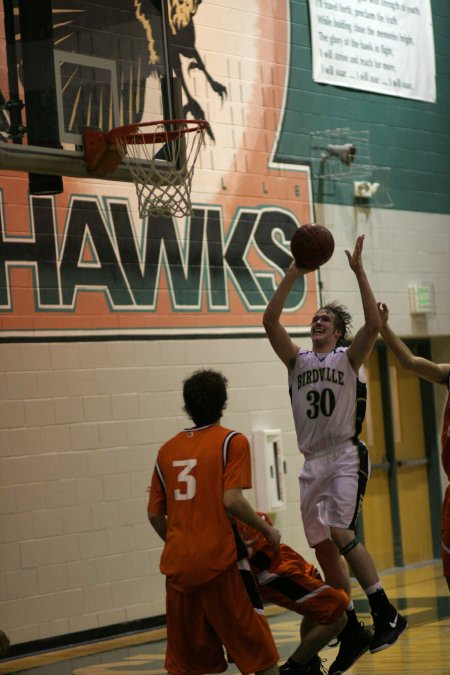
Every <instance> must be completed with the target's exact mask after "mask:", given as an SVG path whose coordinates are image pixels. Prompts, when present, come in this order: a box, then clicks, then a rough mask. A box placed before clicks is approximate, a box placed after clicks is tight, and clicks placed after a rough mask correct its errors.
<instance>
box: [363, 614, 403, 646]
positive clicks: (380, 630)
mask: <svg viewBox="0 0 450 675" xmlns="http://www.w3.org/2000/svg"><path fill="white" fill-rule="evenodd" d="M394 612H395V616H394V617H393V618H392V617H391V619H389V618H388V617H378V616H376V615H372V616H373V629H374V632H373V638H372V639H371V641H370V651H371V652H372V654H375V653H376V652H381V651H382V650H383V649H387V648H388V647H390V646H391V645H393V644H394V642H397V640H398V638H399V637H400V635H401V634H402V633H403V631H404V630H406V628H407V627H408V622H407V621H406V619H405V617H403V616H402V615H401V614H399V613H398V612H397V611H396V610H395V609H394Z"/></svg>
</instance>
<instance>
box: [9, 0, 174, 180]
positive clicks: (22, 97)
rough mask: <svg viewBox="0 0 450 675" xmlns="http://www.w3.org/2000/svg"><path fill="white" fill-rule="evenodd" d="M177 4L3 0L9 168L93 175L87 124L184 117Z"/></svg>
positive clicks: (119, 175)
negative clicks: (174, 28) (173, 13)
mask: <svg viewBox="0 0 450 675" xmlns="http://www.w3.org/2000/svg"><path fill="white" fill-rule="evenodd" d="M170 4H171V3H170V2H168V1H167V0H162V1H161V0H135V1H134V2H130V0H95V2H94V1H93V0H90V1H86V0H33V2H29V1H28V2H27V1H26V0H3V8H0V23H1V25H0V62H1V63H2V64H5V66H6V67H3V66H0V105H1V104H3V105H1V109H0V169H7V170H17V171H25V172H36V173H39V174H42V173H43V174H57V175H60V176H75V177H87V176H89V175H91V174H89V172H88V171H87V168H86V162H85V159H84V136H83V134H84V130H85V129H86V128H92V129H98V130H100V131H104V132H107V131H109V130H110V129H112V128H114V127H117V126H121V125H124V124H133V123H135V122H149V121H152V120H165V119H173V118H175V117H182V110H181V94H180V87H177V83H176V78H175V77H174V68H173V67H172V63H171V54H170V52H171V49H173V48H172V47H171V45H170V38H169V35H170V33H171V17H170V14H169V9H170ZM2 99H3V100H2ZM98 177H99V178H106V179H107V180H119V181H120V180H124V181H129V180H130V177H129V172H128V170H127V169H126V168H125V166H122V165H120V166H119V168H118V169H117V170H116V171H115V172H114V173H113V174H108V175H104V176H98Z"/></svg>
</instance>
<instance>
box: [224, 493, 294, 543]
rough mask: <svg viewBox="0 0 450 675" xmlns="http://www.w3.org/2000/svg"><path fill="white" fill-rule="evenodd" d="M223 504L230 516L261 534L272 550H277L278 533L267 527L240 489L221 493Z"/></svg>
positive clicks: (267, 524) (279, 537) (273, 528)
mask: <svg viewBox="0 0 450 675" xmlns="http://www.w3.org/2000/svg"><path fill="white" fill-rule="evenodd" d="M223 503H224V505H225V508H226V509H227V511H228V512H229V513H231V515H232V516H235V517H236V518H239V520H242V521H243V522H244V523H246V524H247V525H250V527H253V528H254V529H255V530H258V532H262V534H263V535H264V536H265V538H266V539H267V541H268V542H269V544H271V546H272V548H275V549H276V548H278V546H279V545H280V539H281V535H280V532H279V531H278V530H277V529H276V528H275V527H272V526H271V525H269V523H268V522H266V521H265V520H264V519H263V518H261V516H258V514H257V513H256V511H255V510H254V508H253V507H252V505H251V504H250V502H248V501H247V500H246V498H245V497H244V495H243V493H242V489H241V488H232V489H230V490H225V492H224V493H223Z"/></svg>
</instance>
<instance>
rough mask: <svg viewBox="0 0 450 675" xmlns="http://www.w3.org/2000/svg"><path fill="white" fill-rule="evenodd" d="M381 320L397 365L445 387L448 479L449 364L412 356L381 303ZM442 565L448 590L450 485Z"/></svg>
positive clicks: (448, 471)
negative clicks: (446, 391) (398, 363)
mask: <svg viewBox="0 0 450 675" xmlns="http://www.w3.org/2000/svg"><path fill="white" fill-rule="evenodd" d="M378 310H379V312H380V317H381V331H380V333H381V336H382V338H383V340H384V341H385V343H386V344H387V346H388V347H389V349H390V350H391V351H392V352H393V353H394V354H395V356H396V357H397V358H398V360H399V361H400V364H401V365H402V366H403V368H405V369H406V370H410V371H411V372H412V373H415V374H416V375H418V376H419V377H421V378H422V379H423V380H428V382H433V383H434V384H443V385H446V386H447V389H448V398H447V405H446V407H445V412H444V420H443V426H442V455H441V458H442V466H443V467H444V471H445V473H446V474H447V478H448V479H449V480H450V363H434V362H433V361H429V360H428V359H425V358H423V357H421V356H415V355H414V354H413V353H412V352H411V350H410V349H409V348H408V347H407V346H406V345H405V343H404V342H403V340H400V338H399V337H398V336H397V335H396V334H395V333H394V331H393V330H392V328H391V327H390V326H389V324H388V319H389V309H388V307H387V305H385V304H384V303H383V302H379V303H378ZM442 562H443V571H444V576H445V578H446V580H447V585H448V589H449V591H450V484H449V485H447V489H446V491H445V495H444V502H443V504H442Z"/></svg>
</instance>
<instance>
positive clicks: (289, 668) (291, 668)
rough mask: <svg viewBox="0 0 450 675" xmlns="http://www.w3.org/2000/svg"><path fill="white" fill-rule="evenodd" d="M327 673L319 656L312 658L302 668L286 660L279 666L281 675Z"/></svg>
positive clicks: (323, 674)
mask: <svg viewBox="0 0 450 675" xmlns="http://www.w3.org/2000/svg"><path fill="white" fill-rule="evenodd" d="M327 672H328V671H327V670H325V668H324V667H323V666H322V659H321V658H320V657H319V656H313V657H312V659H310V660H309V661H308V663H306V664H305V665H304V666H301V665H300V664H299V663H295V661H292V659H288V660H287V661H286V663H283V665H282V666H280V673H281V675H327Z"/></svg>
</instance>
